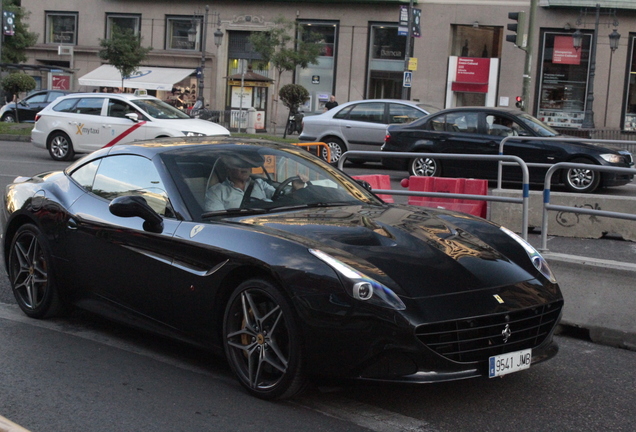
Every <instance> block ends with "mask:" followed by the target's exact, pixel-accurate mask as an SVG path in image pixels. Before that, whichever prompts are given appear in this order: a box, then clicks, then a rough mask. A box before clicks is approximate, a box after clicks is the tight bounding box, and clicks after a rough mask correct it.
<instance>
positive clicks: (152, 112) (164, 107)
mask: <svg viewBox="0 0 636 432" xmlns="http://www.w3.org/2000/svg"><path fill="white" fill-rule="evenodd" d="M131 102H132V103H134V104H135V105H137V106H138V107H139V108H141V109H142V110H144V111H145V112H146V113H147V114H148V115H149V116H150V117H152V118H156V119H162V120H173V119H189V118H190V117H189V116H188V115H187V114H185V113H183V112H181V111H179V110H178V109H176V108H175V107H173V106H171V105H168V104H167V103H165V102H163V101H161V100H159V99H133V100H132V101H131Z"/></svg>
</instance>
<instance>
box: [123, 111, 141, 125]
mask: <svg viewBox="0 0 636 432" xmlns="http://www.w3.org/2000/svg"><path fill="white" fill-rule="evenodd" d="M126 118H129V119H131V120H132V121H134V122H135V123H137V122H138V121H139V114H137V113H128V114H126Z"/></svg>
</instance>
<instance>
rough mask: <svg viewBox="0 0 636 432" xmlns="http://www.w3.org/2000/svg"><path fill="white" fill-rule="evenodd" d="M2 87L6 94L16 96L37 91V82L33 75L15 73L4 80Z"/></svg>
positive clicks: (1, 82) (1, 83)
mask: <svg viewBox="0 0 636 432" xmlns="http://www.w3.org/2000/svg"><path fill="white" fill-rule="evenodd" d="M0 86H1V87H2V90H4V91H5V92H6V93H8V94H11V95H15V94H18V93H20V92H30V91H31V90H33V89H35V86H36V82H35V80H34V79H33V77H32V76H31V75H27V74H25V73H24V72H13V73H10V74H9V75H7V76H5V77H4V78H2V80H1V81H0Z"/></svg>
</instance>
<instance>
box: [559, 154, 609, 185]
mask: <svg viewBox="0 0 636 432" xmlns="http://www.w3.org/2000/svg"><path fill="white" fill-rule="evenodd" d="M572 163H586V164H589V163H590V161H589V160H587V159H574V160H573V161H572ZM563 183H564V184H565V188H566V189H567V190H568V191H569V192H576V193H591V192H594V191H595V190H596V189H597V188H598V186H599V184H600V183H601V173H600V172H599V171H594V170H589V169H585V168H568V169H566V170H565V172H564V173H563Z"/></svg>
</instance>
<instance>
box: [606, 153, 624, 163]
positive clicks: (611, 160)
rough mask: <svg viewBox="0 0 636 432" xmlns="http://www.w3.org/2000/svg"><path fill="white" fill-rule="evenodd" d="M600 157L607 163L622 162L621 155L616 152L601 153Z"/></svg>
mask: <svg viewBox="0 0 636 432" xmlns="http://www.w3.org/2000/svg"><path fill="white" fill-rule="evenodd" d="M601 157H602V158H603V159H604V160H606V161H607V162H609V163H621V162H623V157H622V156H621V155H617V154H612V153H607V154H602V155H601Z"/></svg>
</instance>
